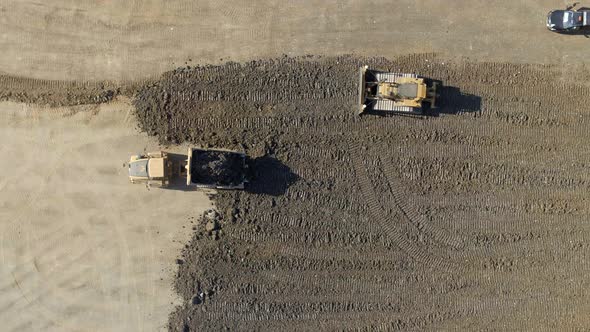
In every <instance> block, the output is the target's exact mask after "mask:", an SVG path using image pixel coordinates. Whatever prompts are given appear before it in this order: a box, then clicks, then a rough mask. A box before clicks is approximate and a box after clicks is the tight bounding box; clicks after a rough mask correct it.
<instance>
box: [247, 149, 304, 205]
mask: <svg viewBox="0 0 590 332" xmlns="http://www.w3.org/2000/svg"><path fill="white" fill-rule="evenodd" d="M247 163H248V175H247V177H248V179H249V182H248V183H247V184H246V188H245V190H246V192H249V193H253V194H261V195H270V196H280V195H283V194H284V193H285V192H286V191H287V189H288V188H289V187H290V186H291V185H293V184H294V183H295V182H297V181H298V180H299V176H298V175H297V174H295V173H293V172H292V171H291V169H290V168H289V167H288V166H287V165H285V164H283V163H282V162H281V161H280V160H278V159H276V158H274V157H271V156H268V155H267V156H262V157H258V158H253V159H248V161H247Z"/></svg>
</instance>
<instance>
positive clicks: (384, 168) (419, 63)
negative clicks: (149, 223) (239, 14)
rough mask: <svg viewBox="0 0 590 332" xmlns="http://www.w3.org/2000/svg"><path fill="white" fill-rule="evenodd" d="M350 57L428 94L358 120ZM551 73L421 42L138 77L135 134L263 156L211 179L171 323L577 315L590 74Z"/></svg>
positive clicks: (517, 324) (314, 324)
mask: <svg viewBox="0 0 590 332" xmlns="http://www.w3.org/2000/svg"><path fill="white" fill-rule="evenodd" d="M362 64H367V65H369V66H370V67H373V68H376V69H381V70H395V71H400V72H416V73H420V74H422V75H424V76H426V77H430V78H433V79H437V80H441V81H442V82H443V84H444V87H443V88H442V90H441V91H440V92H441V97H440V99H439V103H440V108H439V109H438V110H437V111H435V112H432V113H431V114H429V115H428V116H422V117H407V116H384V115H370V116H364V117H358V116H357V115H356V107H357V91H358V90H357V89H358V87H357V79H358V67H359V66H360V65H362ZM587 74H588V73H587V72H584V73H581V74H579V75H580V77H586V76H587ZM563 77H569V75H567V73H563V72H562V71H561V70H559V69H558V68H555V67H552V66H540V65H520V64H519V65H516V64H507V63H475V62H469V61H459V60H455V61H453V60H449V59H443V58H439V57H437V56H435V55H431V54H416V55H409V56H405V57H400V58H397V59H393V60H386V59H381V58H367V59H359V58H353V57H338V58H317V57H307V58H281V59H276V60H261V61H254V62H250V63H245V64H237V63H227V64H225V65H220V66H207V67H197V68H182V69H178V70H176V71H173V72H169V73H167V74H165V75H164V76H163V77H162V79H161V80H160V81H158V82H156V83H153V84H150V85H148V86H146V87H144V88H143V89H142V90H141V91H140V92H139V93H138V94H137V99H136V101H135V106H136V108H137V116H138V118H139V120H140V123H141V127H142V129H143V130H145V131H147V132H148V133H150V134H152V135H158V137H159V138H160V139H161V141H162V142H170V143H179V142H184V141H188V142H192V143H195V144H201V145H207V144H209V145H211V146H216V147H224V148H231V149H241V150H244V151H246V152H247V153H248V154H249V155H251V156H252V158H258V159H256V160H258V161H259V162H258V163H256V166H257V168H256V169H254V170H253V172H254V173H255V175H256V176H255V177H254V180H253V181H252V183H251V186H250V187H249V188H248V189H247V190H245V191H223V192H219V193H218V194H217V195H216V205H217V210H218V211H219V213H220V218H221V219H220V221H219V227H220V230H219V231H216V233H215V236H212V234H211V232H207V231H206V230H205V225H204V223H202V224H201V225H199V226H198V227H197V228H196V231H195V234H194V237H193V239H192V241H191V242H190V243H189V244H188V245H187V247H186V249H185V250H184V251H183V260H182V264H180V265H179V270H178V275H177V279H176V282H175V288H176V290H177V291H178V292H179V294H180V295H181V296H182V297H183V299H184V301H185V304H184V305H182V306H180V307H178V308H177V310H176V311H175V312H174V313H172V314H171V316H170V320H169V329H170V330H171V331H204V330H222V329H224V328H229V329H231V330H245V331H257V330H268V331H277V330H288V331H317V330H362V331H372V330H378V331H381V330H383V331H385V330H404V331H407V330H413V329H419V330H424V329H427V330H444V329H470V330H488V329H491V330H506V329H509V330H536V329H540V328H543V329H558V328H560V329H563V328H566V329H573V328H581V327H584V326H588V324H590V321H589V319H588V315H587V312H588V306H589V303H588V298H589V297H588V295H589V294H588V287H587V285H586V284H587V274H588V271H587V269H586V267H587V266H588V265H587V264H586V263H585V262H586V261H587V257H588V254H589V247H588V244H587V239H586V238H587V233H588V231H589V226H588V224H587V222H586V221H587V220H588V214H589V212H590V211H589V208H590V205H589V204H588V197H587V193H588V189H589V186H590V175H589V173H588V169H589V166H590V154H588V150H587V148H586V146H587V142H588V140H589V138H590V137H589V136H590V132H589V131H588V130H587V126H588V124H589V122H590V117H589V113H588V112H587V105H588V104H589V102H590V90H589V88H588V87H585V86H582V85H579V84H576V83H571V82H568V81H565V80H562V78H563ZM265 160H272V161H273V162H265ZM268 188H281V190H274V191H273V190H268Z"/></svg>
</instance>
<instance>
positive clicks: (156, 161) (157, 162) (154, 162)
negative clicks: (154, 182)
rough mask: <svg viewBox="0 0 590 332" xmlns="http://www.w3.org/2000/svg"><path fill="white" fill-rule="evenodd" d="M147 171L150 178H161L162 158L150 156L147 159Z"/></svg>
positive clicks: (162, 175)
mask: <svg viewBox="0 0 590 332" xmlns="http://www.w3.org/2000/svg"><path fill="white" fill-rule="evenodd" d="M148 173H149V176H150V178H163V177H164V158H150V159H149V161H148Z"/></svg>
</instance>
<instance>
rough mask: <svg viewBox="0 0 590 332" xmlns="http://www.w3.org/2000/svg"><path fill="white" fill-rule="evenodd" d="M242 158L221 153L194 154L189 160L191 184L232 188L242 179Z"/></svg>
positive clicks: (232, 154) (237, 155) (233, 154)
mask: <svg viewBox="0 0 590 332" xmlns="http://www.w3.org/2000/svg"><path fill="white" fill-rule="evenodd" d="M244 171H245V170H244V161H243V157H242V156H241V155H239V154H236V153H229V152H221V151H206V152H195V154H194V155H193V158H192V160H191V174H192V178H191V181H192V182H193V183H203V184H216V185H222V186H233V185H238V184H240V183H241V182H242V181H243V179H244Z"/></svg>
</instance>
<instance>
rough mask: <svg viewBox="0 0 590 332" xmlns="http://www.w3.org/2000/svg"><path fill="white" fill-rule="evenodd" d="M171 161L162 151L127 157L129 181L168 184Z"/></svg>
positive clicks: (163, 185)
mask: <svg viewBox="0 0 590 332" xmlns="http://www.w3.org/2000/svg"><path fill="white" fill-rule="evenodd" d="M171 173H172V162H171V161H170V160H169V159H168V154H167V153H166V152H163V151H159V152H150V153H148V154H145V155H135V156H131V158H130V159H129V181H131V183H145V184H146V185H158V186H162V187H165V186H167V185H168V184H170V174H171Z"/></svg>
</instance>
